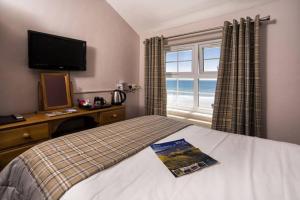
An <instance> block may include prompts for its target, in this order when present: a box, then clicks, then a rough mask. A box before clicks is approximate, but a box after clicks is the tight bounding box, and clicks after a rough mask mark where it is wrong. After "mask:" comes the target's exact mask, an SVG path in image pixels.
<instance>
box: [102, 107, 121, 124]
mask: <svg viewBox="0 0 300 200" xmlns="http://www.w3.org/2000/svg"><path fill="white" fill-rule="evenodd" d="M122 120H125V109H118V110H111V111H105V112H101V114H100V125H105V124H110V123H114V122H118V121H122Z"/></svg>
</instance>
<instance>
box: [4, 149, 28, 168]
mask: <svg viewBox="0 0 300 200" xmlns="http://www.w3.org/2000/svg"><path fill="white" fill-rule="evenodd" d="M33 146H34V145H29V146H25V147H21V148H17V149H13V150H10V151H5V152H0V171H1V169H3V168H4V167H5V166H6V165H7V164H8V163H9V162H10V161H11V160H13V159H14V158H15V157H17V156H18V155H20V154H21V153H23V152H24V151H26V150H27V149H29V148H31V147H33Z"/></svg>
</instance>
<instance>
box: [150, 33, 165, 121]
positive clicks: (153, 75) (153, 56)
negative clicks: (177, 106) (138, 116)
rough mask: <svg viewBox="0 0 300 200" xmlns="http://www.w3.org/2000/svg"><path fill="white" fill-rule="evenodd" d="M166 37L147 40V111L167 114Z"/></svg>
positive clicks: (153, 113)
mask: <svg viewBox="0 0 300 200" xmlns="http://www.w3.org/2000/svg"><path fill="white" fill-rule="evenodd" d="M164 57H165V56H164V38H163V37H153V38H150V39H147V40H146V41H145V113H146V115H162V116H166V115H167V94H166V93H167V91H166V75H165V73H166V69H165V61H164Z"/></svg>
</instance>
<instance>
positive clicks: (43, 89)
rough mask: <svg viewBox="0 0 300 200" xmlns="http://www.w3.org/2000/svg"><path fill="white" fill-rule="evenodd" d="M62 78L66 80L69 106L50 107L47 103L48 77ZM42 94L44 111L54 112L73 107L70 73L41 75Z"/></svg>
mask: <svg viewBox="0 0 300 200" xmlns="http://www.w3.org/2000/svg"><path fill="white" fill-rule="evenodd" d="M48 75H51V76H62V77H63V78H64V80H65V86H66V97H67V104H65V105H59V106H49V105H48V101H47V99H48V98H47V97H48V96H47V91H46V88H47V87H46V76H48ZM40 78H41V90H42V91H41V92H42V103H43V110H46V111H47V110H54V109H61V108H69V107H72V95H71V88H70V77H69V74H68V73H41V77H40Z"/></svg>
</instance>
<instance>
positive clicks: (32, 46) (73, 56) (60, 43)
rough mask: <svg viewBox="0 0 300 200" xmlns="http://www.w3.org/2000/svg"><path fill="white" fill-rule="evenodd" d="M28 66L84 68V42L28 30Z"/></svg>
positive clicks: (80, 69) (81, 69)
mask: <svg viewBox="0 0 300 200" xmlns="http://www.w3.org/2000/svg"><path fill="white" fill-rule="evenodd" d="M28 62H29V68H34V69H46V70H66V71H68V70H77V71H78V70H79V71H84V70H86V42H85V41H82V40H77V39H72V38H66V37H61V36H57V35H51V34H47V33H40V32H37V31H32V30H29V31H28Z"/></svg>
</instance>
